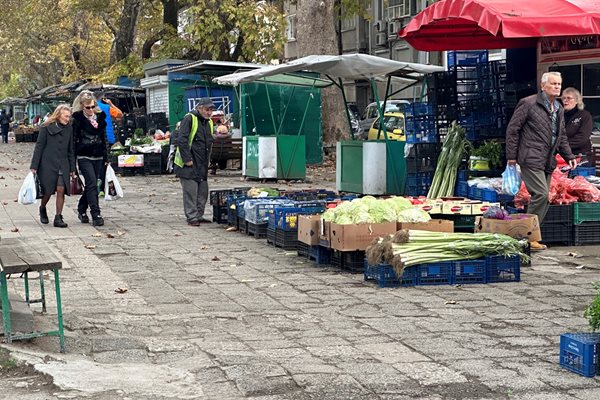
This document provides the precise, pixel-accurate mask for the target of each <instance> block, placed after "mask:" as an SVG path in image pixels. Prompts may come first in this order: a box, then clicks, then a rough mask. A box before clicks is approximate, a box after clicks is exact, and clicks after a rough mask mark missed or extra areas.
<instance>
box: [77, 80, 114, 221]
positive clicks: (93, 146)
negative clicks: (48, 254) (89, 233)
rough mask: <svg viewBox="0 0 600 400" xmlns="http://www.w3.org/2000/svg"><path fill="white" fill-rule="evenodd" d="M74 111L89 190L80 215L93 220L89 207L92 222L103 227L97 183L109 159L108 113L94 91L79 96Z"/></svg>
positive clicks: (79, 156) (79, 208) (81, 164)
mask: <svg viewBox="0 0 600 400" xmlns="http://www.w3.org/2000/svg"><path fill="white" fill-rule="evenodd" d="M73 110H74V112H73V135H74V143H75V157H76V158H77V165H78V167H79V173H80V174H81V175H82V176H83V180H84V181H85V189H84V191H83V195H82V196H81V198H80V199H79V204H78V205H77V216H78V218H79V220H80V221H81V222H82V223H84V224H87V223H89V222H90V219H89V217H88V216H87V209H88V208H89V209H90V213H91V214H92V224H93V225H94V226H102V225H104V219H103V218H102V215H101V214H100V204H99V202H98V183H97V182H98V179H99V178H100V176H101V174H102V170H103V169H104V166H105V165H106V163H107V161H108V149H107V141H106V114H105V113H104V112H103V111H102V110H101V109H100V108H99V107H98V103H97V101H96V98H95V97H94V94H93V93H92V92H90V91H89V90H84V91H83V92H81V93H80V94H79V96H77V98H76V99H75V101H74V103H73Z"/></svg>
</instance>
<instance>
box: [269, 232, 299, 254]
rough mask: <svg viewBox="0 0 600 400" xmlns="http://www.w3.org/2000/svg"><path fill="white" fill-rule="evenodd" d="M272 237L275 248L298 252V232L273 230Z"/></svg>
mask: <svg viewBox="0 0 600 400" xmlns="http://www.w3.org/2000/svg"><path fill="white" fill-rule="evenodd" d="M269 236H271V235H269ZM271 237H272V239H273V244H274V245H275V247H279V248H282V249H283V250H296V249H297V248H298V243H299V242H298V231H284V230H281V229H273V234H272V236H271Z"/></svg>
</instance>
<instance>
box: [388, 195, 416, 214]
mask: <svg viewBox="0 0 600 400" xmlns="http://www.w3.org/2000/svg"><path fill="white" fill-rule="evenodd" d="M385 201H386V202H389V203H390V204H392V206H393V207H394V210H396V214H397V213H399V212H400V211H402V210H406V209H408V208H413V205H412V203H411V202H410V200H408V199H406V198H404V197H390V198H389V199H386V200H385Z"/></svg>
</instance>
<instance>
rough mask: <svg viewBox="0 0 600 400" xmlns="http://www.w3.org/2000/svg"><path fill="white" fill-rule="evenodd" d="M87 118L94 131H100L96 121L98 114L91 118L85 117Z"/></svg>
mask: <svg viewBox="0 0 600 400" xmlns="http://www.w3.org/2000/svg"><path fill="white" fill-rule="evenodd" d="M84 115H85V114H84ZM85 117H86V118H87V119H88V121H90V124H92V126H93V127H94V129H98V122H97V121H96V114H92V115H91V116H90V117H88V116H87V115H85Z"/></svg>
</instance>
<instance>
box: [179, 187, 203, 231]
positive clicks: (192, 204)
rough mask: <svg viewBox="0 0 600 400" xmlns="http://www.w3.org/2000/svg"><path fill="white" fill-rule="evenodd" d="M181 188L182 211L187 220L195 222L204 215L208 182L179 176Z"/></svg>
mask: <svg viewBox="0 0 600 400" xmlns="http://www.w3.org/2000/svg"><path fill="white" fill-rule="evenodd" d="M179 180H180V181H181V189H182V190H183V211H184V213H185V218H186V219H187V222H196V221H199V220H201V219H202V217H203V216H204V208H205V207H206V201H207V200H208V182H207V181H200V182H198V181H196V180H194V179H186V178H179Z"/></svg>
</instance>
